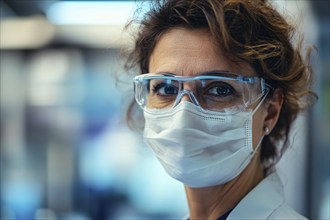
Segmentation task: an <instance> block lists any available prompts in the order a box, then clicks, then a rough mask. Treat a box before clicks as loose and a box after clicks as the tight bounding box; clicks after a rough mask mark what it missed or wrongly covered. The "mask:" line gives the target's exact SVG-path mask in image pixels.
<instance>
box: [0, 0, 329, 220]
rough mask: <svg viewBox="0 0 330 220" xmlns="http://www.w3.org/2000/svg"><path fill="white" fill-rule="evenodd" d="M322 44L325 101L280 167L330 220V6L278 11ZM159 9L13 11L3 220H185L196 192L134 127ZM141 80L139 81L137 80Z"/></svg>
mask: <svg viewBox="0 0 330 220" xmlns="http://www.w3.org/2000/svg"><path fill="white" fill-rule="evenodd" d="M271 2H272V4H274V6H275V7H278V9H279V10H280V11H281V13H284V15H285V16H287V17H288V19H290V21H292V22H296V23H297V25H298V26H299V31H300V33H302V34H304V35H305V38H304V43H305V45H306V46H307V45H314V46H315V47H316V48H317V50H315V51H314V52H313V54H312V65H313V66H314V71H315V73H316V76H317V78H316V80H315V90H316V92H317V93H318V95H319V100H318V102H317V104H316V105H314V106H313V108H312V109H310V110H309V111H307V112H305V113H304V114H302V115H301V116H299V117H298V120H297V122H296V123H295V129H294V131H293V132H292V137H291V143H292V145H293V146H292V147H291V148H290V149H289V150H288V152H287V154H286V155H285V156H284V157H283V158H282V160H281V162H280V163H279V164H278V170H279V173H280V175H281V178H282V181H283V184H284V186H285V193H286V197H287V200H288V202H289V203H290V204H291V205H292V206H293V207H294V208H295V209H296V210H297V211H299V212H301V213H302V214H304V215H306V216H307V217H309V218H311V219H329V218H330V216H329V206H330V201H329V197H330V196H329V184H330V179H329V173H330V168H329V166H330V165H329V161H330V160H329V124H330V122H329V115H330V110H329V103H330V102H329V98H330V96H329V94H330V87H329V86H330V82H329V70H330V64H329V63H330V62H329V60H330V55H329V52H330V49H329V48H330V43H329V38H330V33H329V29H330V28H329V27H330V20H329V16H330V11H329V10H330V1H328V0H310V1H309V0H297V1H295V0H292V1H285V0H273V1H271ZM137 7H141V8H142V10H140V11H139V14H135V16H137V17H139V16H143V11H144V9H147V8H148V2H145V3H141V2H140V1H119V0H118V1H115V0H113V1H74V0H71V1H66V0H36V1H34V0H1V2H0V8H1V15H0V19H1V21H0V25H1V29H0V48H1V51H0V55H1V59H0V66H1V96H0V97H1V102H0V103H1V107H0V110H1V114H0V116H1V127H0V133H1V161H0V164H1V176H0V177H1V178H0V184H1V185H0V186H1V187H0V189H1V190H0V193H1V220H4V219H8V220H15V219H36V220H43V219H54V220H55V219H64V220H71V219H75V220H80V219H81V220H102V219H182V218H183V217H184V216H185V215H186V214H187V213H188V209H187V205H186V198H185V195H184V188H183V186H182V184H180V183H179V182H177V181H175V180H172V179H171V178H170V177H168V176H167V174H165V172H164V171H163V169H162V167H161V166H160V165H159V163H158V162H157V161H156V159H155V158H154V156H153V154H152V153H151V151H150V149H148V148H147V147H146V146H145V145H144V144H143V141H142V138H141V135H140V133H139V132H136V131H131V130H130V129H128V127H127V125H126V124H125V122H124V121H125V108H126V107H127V104H128V102H129V101H130V100H131V99H132V92H133V91H132V87H131V86H132V83H131V76H132V74H127V73H126V72H125V70H124V68H123V65H124V61H125V60H124V57H123V56H122V55H123V51H125V48H130V47H131V46H132V34H134V30H132V29H131V30H130V31H128V32H127V31H126V32H123V28H124V26H125V24H126V23H127V22H128V21H129V20H130V18H131V17H132V16H133V13H134V11H135V9H136V8H137ZM133 74H134V73H133Z"/></svg>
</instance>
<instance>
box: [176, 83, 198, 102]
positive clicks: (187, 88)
mask: <svg viewBox="0 0 330 220" xmlns="http://www.w3.org/2000/svg"><path fill="white" fill-rule="evenodd" d="M196 92H197V91H196V83H192V82H184V83H182V90H181V94H180V97H179V98H180V100H179V102H182V101H189V102H192V103H194V104H196V105H199V102H198V100H197V97H196Z"/></svg>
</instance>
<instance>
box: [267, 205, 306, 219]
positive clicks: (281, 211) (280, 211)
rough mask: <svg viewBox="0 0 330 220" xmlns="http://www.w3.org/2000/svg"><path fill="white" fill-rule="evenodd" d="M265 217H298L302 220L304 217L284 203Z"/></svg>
mask: <svg viewBox="0 0 330 220" xmlns="http://www.w3.org/2000/svg"><path fill="white" fill-rule="evenodd" d="M267 219H297V220H298V219H299V220H304V219H307V218H306V217H304V216H302V215H300V214H299V213H297V212H296V211H295V210H293V209H292V208H291V207H290V206H288V205H287V204H286V203H283V204H282V205H280V206H279V207H278V208H277V209H276V210H274V212H273V213H271V215H270V216H269V217H268V218H267Z"/></svg>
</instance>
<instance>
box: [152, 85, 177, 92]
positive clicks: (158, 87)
mask: <svg viewBox="0 0 330 220" xmlns="http://www.w3.org/2000/svg"><path fill="white" fill-rule="evenodd" d="M153 91H154V93H157V94H160V95H176V94H178V89H177V88H176V87H175V86H173V85H169V84H164V83H162V84H158V85H156V86H154V88H153Z"/></svg>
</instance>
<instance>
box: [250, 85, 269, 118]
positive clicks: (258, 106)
mask: <svg viewBox="0 0 330 220" xmlns="http://www.w3.org/2000/svg"><path fill="white" fill-rule="evenodd" d="M268 93H269V90H268V91H267V92H266V93H265V94H264V97H262V99H261V100H260V102H259V103H258V105H257V106H256V107H255V108H254V109H253V111H252V115H254V113H256V111H258V109H259V108H260V106H261V105H262V103H263V102H264V101H265V99H266V97H267V95H268Z"/></svg>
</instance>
